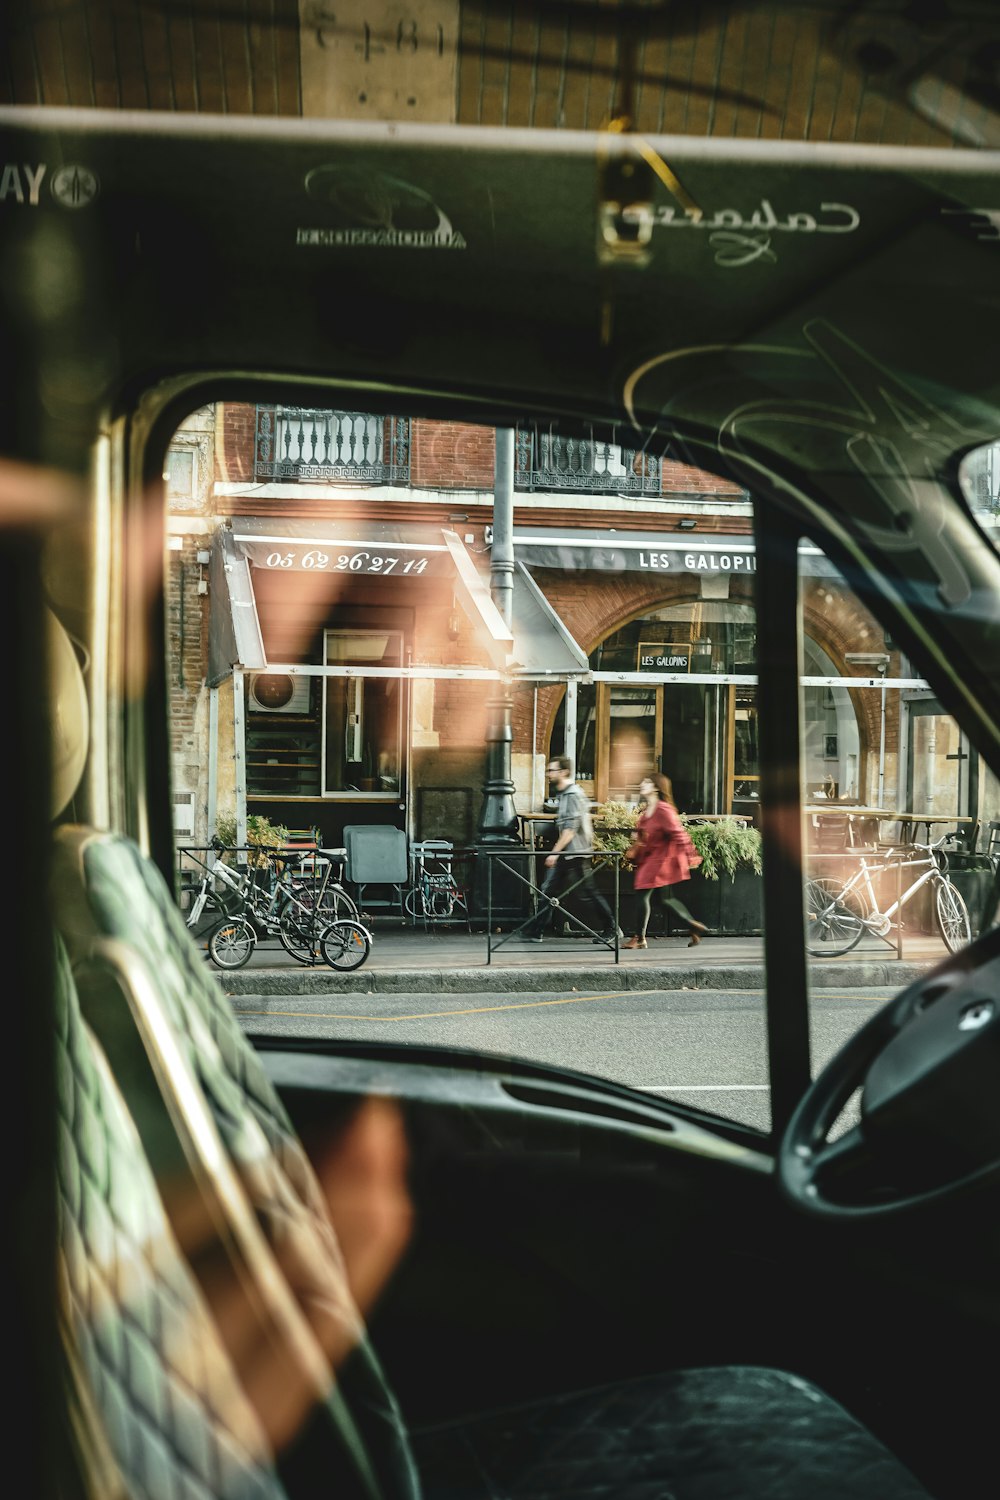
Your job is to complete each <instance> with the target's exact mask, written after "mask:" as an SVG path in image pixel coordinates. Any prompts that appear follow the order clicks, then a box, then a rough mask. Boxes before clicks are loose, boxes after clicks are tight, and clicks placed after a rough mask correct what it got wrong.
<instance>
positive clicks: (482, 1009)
mask: <svg viewBox="0 0 1000 1500" xmlns="http://www.w3.org/2000/svg"><path fill="white" fill-rule="evenodd" d="M706 993H709V994H723V995H761V996H762V995H763V994H764V991H763V990H711V991H710V990H707V989H706V990H613V991H611V992H610V993H609V994H607V995H569V996H567V997H566V999H564V1000H524V1001H519V1002H518V1003H517V1004H516V1005H477V1006H470V1007H469V1008H468V1009H467V1010H426V1011H418V1012H416V1013H415V1014H413V1015H406V1016H373V1015H364V1016H353V1015H338V1014H335V1013H334V1012H332V1011H322V1010H243V1009H242V1008H240V1007H239V1005H238V1003H237V1002H238V998H239V997H238V996H230V1001H231V1002H233V1010H234V1011H235V1012H236V1014H237V1015H238V1016H287V1017H288V1018H289V1019H292V1020H299V1021H439V1020H443V1019H445V1018H446V1017H448V1016H486V1015H494V1014H497V1013H498V1012H500V1011H510V1010H538V1009H541V1008H542V1007H544V1006H548V1005H589V1004H590V1003H591V1002H592V1001H594V1000H622V999H629V998H637V997H639V996H643V995H645V996H649V995H696V994H706ZM379 998H382V997H381V996H380V997H379ZM822 998H823V999H827V1000H859V999H860V1000H865V1001H868V1002H871V1001H877V1000H878V999H879V998H881V997H879V996H877V995H860V994H859V993H858V992H857V991H853V992H852V993H851V994H849V995H838V994H834V993H832V992H825V993H824V995H823V997H822ZM733 1087H737V1085H735V1084H734V1085H733ZM748 1087H749V1085H748ZM754 1087H761V1088H763V1087H766V1085H764V1084H760V1085H754Z"/></svg>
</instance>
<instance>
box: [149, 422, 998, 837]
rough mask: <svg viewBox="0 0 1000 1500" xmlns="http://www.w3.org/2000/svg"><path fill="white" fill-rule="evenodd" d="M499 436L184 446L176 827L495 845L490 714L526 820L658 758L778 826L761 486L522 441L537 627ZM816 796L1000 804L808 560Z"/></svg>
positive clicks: (607, 791) (598, 451) (807, 549)
mask: <svg viewBox="0 0 1000 1500" xmlns="http://www.w3.org/2000/svg"><path fill="white" fill-rule="evenodd" d="M494 452H495V449H494V433H493V431H492V429H490V428H485V427H476V426H472V425H469V424H459V423H451V422H434V421H429V420H421V419H417V418H410V417H403V416H381V415H375V414H372V413H364V412H337V411H319V410H312V409H309V410H306V409H303V408H298V407H294V408H291V407H281V406H277V405H274V404H260V405H256V406H253V405H247V404H235V403H219V404H217V405H215V406H213V407H209V408H203V409H202V410H200V411H198V412H195V413H194V414H192V416H191V417H190V418H189V419H188V420H187V421H186V422H185V423H184V424H183V425H182V427H181V428H180V429H179V430H178V432H177V434H176V436H175V438H174V441H173V443H172V444H171V447H170V451H169V454H168V460H167V467H166V473H165V481H166V485H167V493H168V509H169V533H170V548H171V550H170V554H169V562H170V567H169V585H168V586H169V628H170V656H171V660H170V685H171V694H172V700H173V704H172V706H173V720H172V722H173V733H174V745H173V752H174V777H175V789H174V797H175V814H176V818H175V822H176V831H177V836H178V840H179V841H180V842H185V841H186V842H190V843H204V842H205V841H206V840H207V838H208V837H209V836H210V835H211V833H212V831H213V829H214V827H215V824H216V821H217V819H218V818H219V816H220V815H229V816H235V818H236V822H237V827H238V829H245V826H246V818H247V817H248V816H252V815H253V814H255V813H256V814H263V815H265V816H267V817H268V818H270V819H271V821H272V822H277V823H281V824H284V825H285V826H287V827H290V828H295V829H305V828H318V829H319V831H320V834H321V836H322V838H323V839H324V840H325V841H326V842H337V843H339V842H340V841H341V839H342V834H343V828H344V827H345V826H347V825H349V824H352V823H358V822H362V823H379V822H388V823H393V824H395V825H396V826H399V827H402V828H404V829H405V830H406V831H407V833H408V834H409V835H410V837H413V838H437V837H443V838H448V839H450V840H452V841H453V842H454V843H456V844H458V845H462V844H467V843H469V842H471V841H472V840H473V838H474V836H475V832H476V827H477V822H478V817H479V810H480V804H481V797H482V787H483V782H484V777H485V760H486V743H487V737H488V735H489V734H490V733H491V727H490V726H491V723H493V722H494V721H495V705H496V702H497V700H498V699H499V698H502V697H503V696H504V695H505V694H507V693H509V694H510V698H511V702H512V711H511V715H510V718H511V724H512V741H511V767H512V777H513V781H514V785H515V802H516V806H517V809H518V811H519V812H525V813H528V812H531V811H533V810H537V809H538V808H540V806H541V804H542V802H543V800H544V798H545V796H546V795H547V790H548V789H547V787H546V786H545V785H544V767H545V762H546V759H547V758H548V757H549V756H550V755H552V754H555V753H563V752H565V753H568V754H569V755H570V756H571V757H572V759H573V762H574V764H575V766H576V768H577V775H578V777H579V779H580V780H581V782H582V783H583V784H584V786H585V787H586V788H587V790H588V791H589V792H590V793H591V795H592V796H593V797H594V799H595V800H596V801H598V802H601V803H603V802H606V801H619V800H633V799H634V797H635V795H636V787H637V784H638V780H639V778H640V777H641V776H642V775H643V774H644V773H645V772H646V771H648V770H650V769H653V768H658V769H662V770H664V771H666V772H667V773H668V774H669V775H670V776H671V777H672V779H673V782H674V787H675V791H676V793H677V797H678V802H679V805H680V806H681V807H682V808H683V809H685V810H686V811H689V812H694V813H698V812H701V813H730V812H731V813H739V814H743V815H749V816H754V815H755V811H756V803H757V773H758V766H757V708H756V683H757V671H758V662H757V649H756V615H755V608H754V574H755V569H756V556H755V552H754V541H753V533H752V506H751V503H750V497H749V496H748V495H747V494H746V493H745V492H744V491H742V490H741V489H740V488H739V487H737V486H735V485H733V484H730V483H727V482H724V481H721V480H719V479H717V478H715V477H714V476H712V475H710V474H706V473H704V472H702V471H700V470H697V469H692V468H690V467H688V466H685V465H683V464H679V463H675V462H672V461H671V460H670V459H669V458H668V457H667V456H665V455H663V454H660V453H655V452H650V451H648V450H646V451H639V452H637V451H635V450H633V449H630V448H629V446H628V440H627V438H626V437H625V435H624V434H622V433H620V432H618V431H615V430H609V431H605V432H596V431H594V432H589V433H586V434H585V435H584V436H583V437H580V436H579V435H574V436H573V437H567V436H565V435H563V434H560V433H559V432H558V431H557V430H555V429H552V428H543V427H541V426H529V427H525V428H519V429H517V431H516V433H515V448H514V452H515V465H514V467H515V480H514V558H515V574H514V619H513V625H512V627H511V628H510V630H508V629H507V628H506V626H505V624H504V621H503V619H502V617H501V616H500V614H499V613H498V611H497V609H496V607H495V605H494V604H493V602H492V600H491V597H490V590H489V565H490V552H491V543H492V526H493V486H494ZM800 574H801V587H802V607H803V625H804V636H805V640H804V664H803V720H804V728H805V755H806V765H805V776H806V784H807V788H808V789H809V792H810V793H811V794H812V795H814V796H816V797H817V798H829V797H831V796H833V797H836V798H837V799H839V800H842V801H849V802H851V803H854V804H866V805H869V806H880V807H883V808H886V809H894V808H911V809H913V808H917V807H920V808H924V809H932V810H938V809H940V810H942V811H947V812H949V813H951V812H954V813H956V814H959V813H966V814H972V815H981V814H982V813H983V811H984V809H985V808H986V807H987V806H988V805H991V806H996V805H997V799H996V797H995V795H994V793H995V789H994V788H992V787H990V786H987V785H986V782H985V778H984V776H983V775H982V774H981V772H980V769H979V766H978V762H977V759H976V757H975V756H974V755H972V754H971V753H970V751H969V747H968V745H966V744H965V743H964V741H963V739H962V737H961V736H960V735H959V733H958V730H957V726H956V725H955V724H954V721H952V720H951V719H950V718H949V717H948V716H947V715H945V714H943V713H942V711H941V709H940V706H939V705H938V704H937V703H936V701H935V700H934V698H933V695H932V694H931V693H930V690H929V689H928V688H927V685H926V684H925V683H923V682H922V681H921V680H920V679H919V678H917V677H915V676H914V675H913V674H912V672H911V671H910V669H909V666H908V664H907V663H906V661H905V660H904V659H903V658H902V657H901V655H900V653H899V651H898V650H897V649H896V647H895V645H894V644H893V643H892V642H891V641H890V640H888V639H887V638H886V636H885V634H884V632H883V631H882V629H881V627H880V626H879V625H878V623H877V622H876V621H875V620H874V619H873V617H872V616H871V615H870V614H869V613H868V611H867V610H866V609H865V608H864V607H863V605H862V604H861V603H860V602H859V601H858V599H857V598H856V597H855V596H854V595H853V594H852V593H851V592H850V590H849V589H848V588H847V586H846V585H845V583H844V581H843V580H842V579H841V578H840V577H839V575H838V574H837V572H836V570H835V569H834V568H833V566H832V565H831V563H830V562H829V561H828V559H826V558H825V557H823V556H822V555H821V554H820V553H819V552H818V551H817V549H815V548H814V547H811V546H809V545H806V544H803V546H802V547H801V548H800Z"/></svg>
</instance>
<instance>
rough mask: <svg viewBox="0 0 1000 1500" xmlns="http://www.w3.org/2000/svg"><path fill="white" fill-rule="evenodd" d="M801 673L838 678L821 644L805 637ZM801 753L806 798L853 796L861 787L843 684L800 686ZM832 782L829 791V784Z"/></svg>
mask: <svg viewBox="0 0 1000 1500" xmlns="http://www.w3.org/2000/svg"><path fill="white" fill-rule="evenodd" d="M802 654H803V658H804V667H805V670H804V674H803V675H804V676H806V677H838V676H839V675H840V674H839V673H838V671H837V669H836V667H835V666H834V664H833V662H832V661H831V660H830V658H829V657H828V656H827V654H826V652H825V651H824V650H823V648H822V646H818V645H817V644H816V642H815V641H814V640H813V639H812V638H811V637H810V636H806V638H805V641H804V643H803V653H802ZM802 753H803V761H804V766H803V779H804V785H805V795H806V799H807V800H808V798H809V797H810V796H811V795H812V794H813V793H818V792H823V794H824V795H825V796H829V795H833V796H835V797H847V798H855V797H857V796H859V795H860V792H859V788H860V786H861V738H860V735H859V734H858V721H857V716H856V715H855V712H854V704H853V703H852V702H851V695H850V693H849V692H848V691H847V688H846V687H805V686H804V687H803V689H802ZM831 780H832V782H833V791H832V793H831V792H830V790H829V783H830V781H831Z"/></svg>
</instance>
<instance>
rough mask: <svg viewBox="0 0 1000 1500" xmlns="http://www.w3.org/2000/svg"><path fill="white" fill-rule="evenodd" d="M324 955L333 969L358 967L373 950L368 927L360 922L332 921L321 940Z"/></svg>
mask: <svg viewBox="0 0 1000 1500" xmlns="http://www.w3.org/2000/svg"><path fill="white" fill-rule="evenodd" d="M319 945H320V948H321V950H322V953H323V957H324V959H325V960H326V962H327V963H328V964H329V965H330V968H331V969H340V970H346V969H358V968H360V967H361V965H362V964H363V963H364V961H365V959H366V958H367V957H368V955H369V953H370V952H371V947H372V940H371V934H370V933H369V932H368V929H367V928H365V927H362V925H361V923H360V922H354V921H350V920H348V921H343V922H331V923H330V925H329V927H326V928H324V930H323V935H322V937H321V938H320V940H319Z"/></svg>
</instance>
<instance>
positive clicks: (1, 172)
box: [0, 161, 46, 208]
mask: <svg viewBox="0 0 1000 1500" xmlns="http://www.w3.org/2000/svg"><path fill="white" fill-rule="evenodd" d="M45 170H46V169H45V163H44V162H41V163H40V164H39V165H38V166H37V167H32V166H29V165H28V163H27V162H24V163H18V162H13V161H5V162H4V164H3V167H2V168H0V203H9V202H11V201H13V202H14V203H27V204H29V205H30V206H31V207H32V208H37V207H38V193H39V190H40V188H41V186H42V178H43V177H44V176H45Z"/></svg>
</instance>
